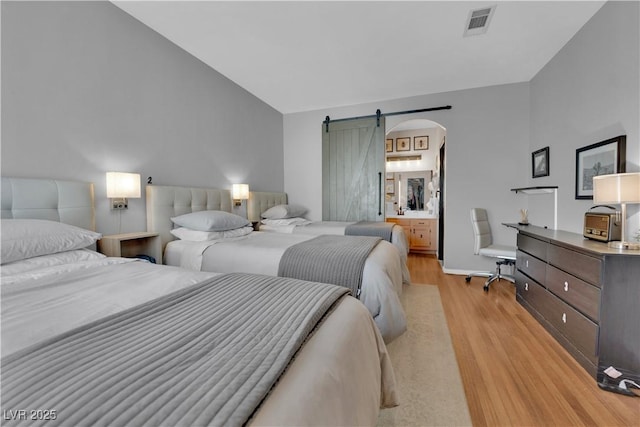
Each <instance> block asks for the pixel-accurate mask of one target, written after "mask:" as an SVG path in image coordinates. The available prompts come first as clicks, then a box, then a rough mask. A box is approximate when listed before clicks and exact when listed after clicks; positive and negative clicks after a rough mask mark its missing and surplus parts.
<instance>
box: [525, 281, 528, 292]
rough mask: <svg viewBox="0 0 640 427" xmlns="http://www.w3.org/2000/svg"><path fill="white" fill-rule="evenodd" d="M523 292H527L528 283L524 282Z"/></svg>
mask: <svg viewBox="0 0 640 427" xmlns="http://www.w3.org/2000/svg"><path fill="white" fill-rule="evenodd" d="M524 290H525V291H528V290H529V282H524Z"/></svg>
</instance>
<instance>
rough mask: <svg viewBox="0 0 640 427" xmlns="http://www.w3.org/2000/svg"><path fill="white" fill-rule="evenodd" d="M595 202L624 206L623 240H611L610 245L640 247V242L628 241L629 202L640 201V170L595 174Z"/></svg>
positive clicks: (620, 247) (622, 247)
mask: <svg viewBox="0 0 640 427" xmlns="http://www.w3.org/2000/svg"><path fill="white" fill-rule="evenodd" d="M593 202H594V203H597V204H607V203H619V204H620V206H621V207H622V229H621V230H620V239H621V241H619V242H609V247H611V248H616V249H635V250H638V249H640V244H637V243H629V242H627V241H626V238H627V203H640V172H636V173H615V174H610V175H598V176H594V177H593Z"/></svg>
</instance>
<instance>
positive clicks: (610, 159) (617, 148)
mask: <svg viewBox="0 0 640 427" xmlns="http://www.w3.org/2000/svg"><path fill="white" fill-rule="evenodd" d="M626 142H627V137H626V135H620V136H616V137H615V138H611V139H607V140H606V141H601V142H597V143H595V144H591V145H588V146H586V147H582V148H578V149H577V150H576V199H593V178H594V177H596V176H599V175H609V174H616V173H623V172H625V155H626V145H627V144H626Z"/></svg>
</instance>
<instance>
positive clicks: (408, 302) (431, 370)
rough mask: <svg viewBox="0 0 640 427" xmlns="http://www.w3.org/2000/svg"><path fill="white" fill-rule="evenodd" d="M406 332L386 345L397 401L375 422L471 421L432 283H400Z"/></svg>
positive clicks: (446, 423)
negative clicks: (398, 399)
mask: <svg viewBox="0 0 640 427" xmlns="http://www.w3.org/2000/svg"><path fill="white" fill-rule="evenodd" d="M402 304H403V306H404V308H405V312H406V315H407V331H406V332H405V333H404V334H403V335H402V336H400V337H399V338H396V339H395V340H394V341H392V342H391V343H389V345H388V346H387V348H388V350H389V354H390V356H391V361H392V363H393V367H394V371H395V374H396V380H397V382H398V387H399V393H400V399H401V400H400V406H398V407H396V408H391V409H384V410H382V411H381V413H380V415H379V417H378V426H403V427H404V426H470V425H471V417H470V415H469V408H468V406H467V399H466V397H465V394H464V388H463V386H462V379H461V377H460V371H459V370H458V364H457V362H456V357H455V353H454V350H453V344H452V343H451V336H450V335H449V328H448V326H447V320H446V318H445V315H444V310H443V309H442V302H441V301H440V292H439V291H438V287H437V286H433V285H417V284H413V285H410V286H405V287H404V291H403V294H402Z"/></svg>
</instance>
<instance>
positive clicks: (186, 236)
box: [171, 227, 253, 242]
mask: <svg viewBox="0 0 640 427" xmlns="http://www.w3.org/2000/svg"><path fill="white" fill-rule="evenodd" d="M252 231H253V227H242V228H236V229H234V230H225V231H198V230H191V229H189V228H185V227H179V228H174V229H173V230H171V234H173V235H174V236H176V237H177V238H178V239H180V240H190V241H192V242H204V241H207V240H219V239H227V238H230V237H241V236H246V235H247V234H249V233H251V232H252Z"/></svg>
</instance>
